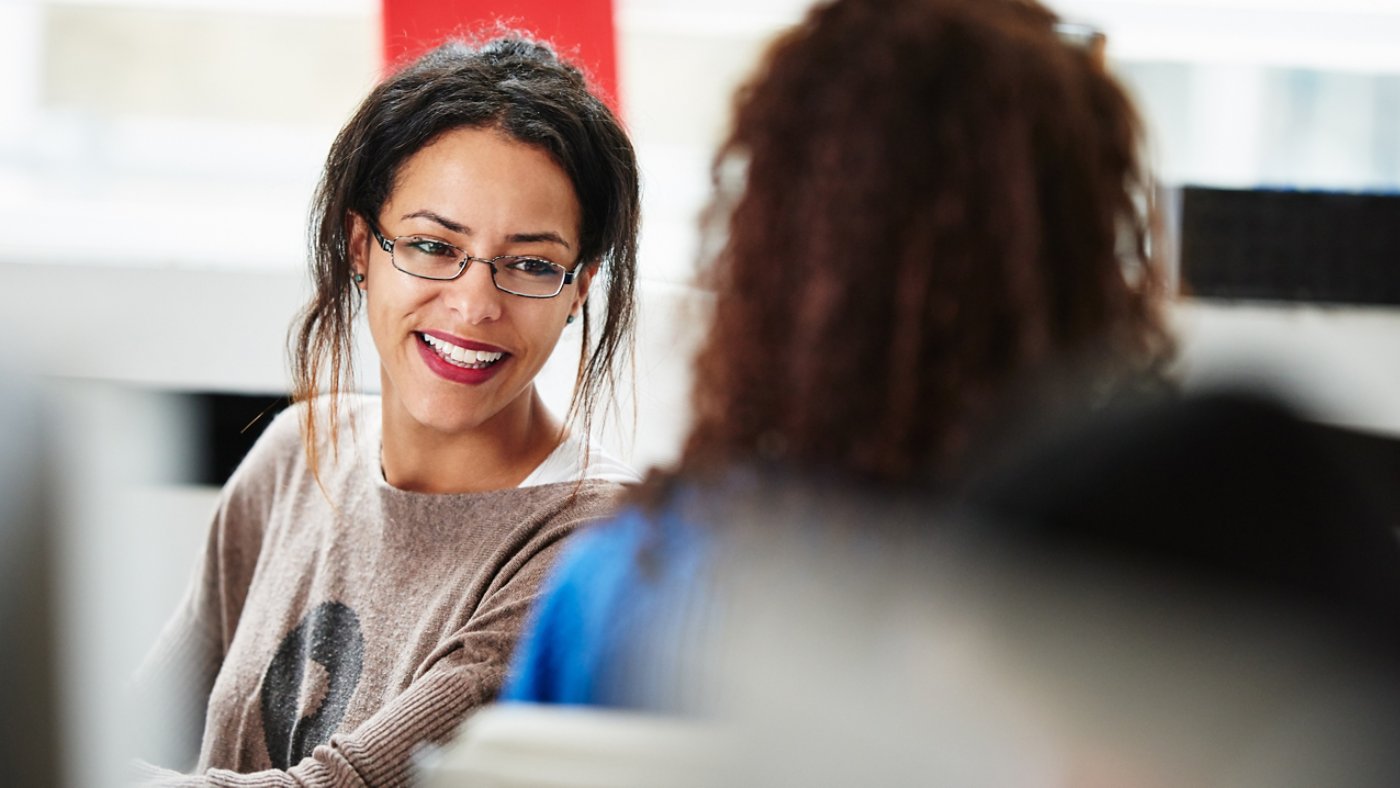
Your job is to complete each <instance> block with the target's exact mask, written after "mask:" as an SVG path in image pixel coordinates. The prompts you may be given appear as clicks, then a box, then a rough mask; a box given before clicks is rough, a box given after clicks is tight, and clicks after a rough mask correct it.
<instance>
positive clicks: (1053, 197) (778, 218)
mask: <svg viewBox="0 0 1400 788" xmlns="http://www.w3.org/2000/svg"><path fill="white" fill-rule="evenodd" d="M1056 21H1057V20H1056V18H1055V16H1054V15H1053V14H1052V13H1051V12H1050V11H1048V10H1046V9H1045V8H1043V7H1042V6H1040V5H1039V4H1037V3H1034V2H1030V1H1029V0H921V1H920V2H906V1H904V0H837V1H836V2H830V3H826V4H823V5H820V6H818V7H816V8H815V9H813V10H812V11H811V12H810V13H809V15H808V16H807V18H806V19H805V21H803V22H802V23H801V24H800V25H798V26H797V27H796V28H795V29H793V30H792V31H790V32H789V33H787V34H786V35H784V36H783V37H781V38H780V39H779V40H778V41H777V42H776V43H775V44H774V45H773V47H772V48H771V49H770V50H769V52H768V54H767V56H766V59H765V60H764V62H763V63H762V65H761V66H760V68H759V70H758V71H757V73H756V75H755V76H754V77H753V78H752V80H751V81H750V82H749V83H748V84H747V85H746V86H745V87H743V88H742V89H741V90H740V92H739V94H738V96H737V99H736V102H737V106H736V115H735V120H734V125H733V128H732V131H731V132H730V135H729V137H728V139H727V140H726V142H725V143H724V145H723V146H722V148H721V149H720V152H719V153H718V155H717V157H716V159H715V166H714V174H715V182H716V191H715V196H714V198H713V200H712V202H711V205H710V208H709V210H708V212H707V217H708V218H707V220H706V221H707V227H706V229H707V238H709V239H718V240H717V241H716V242H715V243H713V244H712V245H711V246H712V247H717V251H716V252H715V253H714V255H713V260H712V261H711V267H710V269H709V271H708V275H709V277H710V278H711V280H712V281H711V284H712V285H713V287H714V288H715V290H716V291H717V298H716V303H715V307H714V313H713V326H712V327H711V329H710V332H709V334H708V337H707V339H706V340H705V341H704V342H703V345H702V348H701V351H700V353H699V355H698V357H697V361H696V368H695V383H694V390H693V397H694V409H695V421H694V425H693V428H692V431H691V432H690V436H689V439H688V440H687V442H686V444H685V448H684V451H683V454H682V457H681V461H680V466H679V472H680V473H685V474H700V475H706V474H711V473H719V472H722V471H723V470H724V469H725V468H726V467H732V466H733V465H734V464H735V463H745V462H750V461H753V460H755V459H771V460H774V461H777V462H781V463H783V464H785V465H787V466H788V467H792V468H797V469H805V470H808V471H816V472H833V471H834V472H838V473H842V474H851V475H855V476H857V477H861V478H867V479H871V480H878V481H894V482H898V481H901V480H909V479H911V478H914V477H916V476H917V477H920V478H934V479H936V478H939V475H940V474H941V473H944V472H946V471H949V470H950V469H952V468H954V467H956V465H957V462H958V461H959V459H960V458H961V457H962V456H963V454H964V452H965V451H966V450H967V446H968V444H969V442H970V440H969V438H970V436H971V435H972V434H973V433H974V432H975V431H976V428H977V427H978V426H979V425H980V424H981V423H982V422H984V421H985V420H986V419H987V418H988V417H989V416H990V414H991V410H992V404H993V403H994V402H995V401H996V400H997V399H999V398H1000V397H1002V396H1003V395H1005V394H1006V393H1007V392H1008V391H1009V390H1010V389H1012V388H1014V385H1015V383H1016V382H1017V381H1019V380H1021V379H1023V378H1026V377H1029V376H1032V375H1033V374H1034V373H1037V372H1039V371H1042V370H1047V371H1048V370H1049V368H1051V367H1052V366H1058V365H1060V364H1062V363H1065V362H1067V361H1071V360H1075V361H1082V362H1086V363H1087V362H1089V361H1093V362H1096V363H1095V364H1094V366H1095V367H1096V368H1101V369H1106V370H1110V371H1112V373H1113V374H1115V375H1116V374H1120V373H1121V374H1123V375H1125V376H1126V375H1128V374H1130V373H1137V372H1141V371H1143V370H1148V369H1155V368H1156V366H1157V365H1158V364H1159V363H1160V362H1161V361H1162V360H1163V359H1165V358H1166V357H1167V356H1168V355H1169V354H1170V350H1171V342H1170V339H1169V337H1168V334H1167V331H1166V329H1165V328H1164V323H1163V318H1162V316H1161V314H1160V298H1159V296H1160V294H1161V279H1162V278H1161V277H1160V275H1159V273H1158V266H1157V265H1156V262H1155V259H1154V258H1153V253H1152V251H1151V249H1150V247H1149V243H1148V236H1149V227H1150V225H1151V224H1152V222H1151V221H1150V219H1151V217H1150V209H1149V206H1150V200H1151V196H1152V195H1151V184H1150V183H1149V181H1148V178H1147V175H1146V173H1145V171H1144V168H1143V166H1142V164H1141V162H1140V160H1139V150H1138V148H1139V144H1140V123H1139V120H1138V117H1137V115H1136V113H1135V111H1134V109H1133V107H1132V105H1131V103H1130V101H1129V99H1128V98H1127V96H1126V95H1125V94H1124V92H1123V90H1122V89H1121V88H1120V86H1119V85H1118V84H1117V83H1116V82H1115V80H1114V79H1113V78H1112V77H1110V76H1109V75H1108V74H1107V73H1106V72H1105V71H1104V70H1103V68H1102V65H1101V63H1099V62H1097V60H1096V57H1095V54H1094V53H1093V52H1090V51H1086V50H1085V49H1083V48H1077V47H1075V46H1072V45H1071V44H1069V43H1067V42H1066V41H1063V40H1061V39H1060V38H1059V37H1058V36H1057V34H1056V30H1055V24H1056Z"/></svg>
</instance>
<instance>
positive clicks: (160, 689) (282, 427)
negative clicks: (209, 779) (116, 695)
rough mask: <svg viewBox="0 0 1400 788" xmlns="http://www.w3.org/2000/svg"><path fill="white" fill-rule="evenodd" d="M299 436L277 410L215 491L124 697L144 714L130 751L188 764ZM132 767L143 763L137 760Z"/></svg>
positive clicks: (190, 765)
mask: <svg viewBox="0 0 1400 788" xmlns="http://www.w3.org/2000/svg"><path fill="white" fill-rule="evenodd" d="M299 441H300V438H299V435H298V433H297V427H296V424H295V421H294V419H290V418H288V417H287V416H286V414H284V415H282V416H279V417H278V419H277V420H276V421H274V423H273V424H272V425H270V426H269V428H268V430H267V433H266V434H265V435H264V436H262V438H260V439H259V441H258V443H257V444H256V445H255V446H254V447H253V449H252V450H251V451H250V452H249V453H248V456H247V457H246V458H245V459H244V460H243V462H242V463H241V464H240V465H239V467H238V469H237V470H236V471H235V472H234V474H233V476H232V477H230V479H229V481H228V483H227V484H226V485H225V486H224V489H223V491H222V493H221V494H220V496H219V502H218V506H217V508H216V509H215V511H214V515H213V517H212V521H211V523H210V526H209V531H208V535H207V537H206V539H205V544H204V550H203V552H202V553H201V554H200V556H199V558H198V560H197V561H196V564H195V568H194V571H193V573H192V575H191V579H190V583H189V586H188V587H187V589H186V591H185V595H184V598H183V599H182V600H181V602H180V605H179V606H178V607H177V608H176V610H175V613H174V615H173V616H171V618H170V620H169V621H168V622H167V623H166V625H165V627H164V628H163V629H162V631H161V634H160V636H159V637H158V638H157V639H156V642H155V645H154V646H153V647H152V649H151V651H150V652H149V653H148V654H147V655H146V657H145V658H144V659H143V660H142V663H141V665H140V667H138V668H137V671H136V674H135V675H134V676H133V678H132V683H131V685H130V687H129V693H128V694H129V702H130V705H131V706H132V708H133V709H134V710H139V711H140V712H141V713H142V714H143V715H144V717H143V719H142V722H143V723H144V724H143V725H142V726H141V728H142V730H143V736H142V738H141V740H140V741H139V742H138V746H137V751H136V754H137V755H139V756H140V757H142V758H145V759H149V760H151V761H153V762H156V763H166V764H173V765H178V766H183V767H185V768H193V767H194V765H195V762H196V759H197V758H198V755H199V750H200V744H201V739H202V736H203V733H204V719H205V710H206V707H207V704H208V699H209V693H210V690H211V689H212V687H213V686H214V679H215V677H216V676H218V673H219V669H220V667H221V665H222V664H223V659H224V655H225V654H226V653H227V650H228V645H229V642H230V641H231V640H232V637H233V632H234V630H235V629H236V628H237V626H238V620H239V618H240V616H241V615H242V611H243V604H244V601H245V600H246V599H247V594H248V586H249V584H250V582H251V580H252V575H253V569H254V567H255V565H256V563H257V558H258V554H259V552H260V550H261V546H262V540H263V532H264V527H265V525H266V521H267V517H268V513H269V511H270V509H271V506H272V502H273V499H274V496H275V495H276V487H277V484H276V478H277V475H278V466H279V463H280V461H281V460H282V458H283V457H285V455H286V453H287V452H288V451H297V450H298V449H299V446H300V442H299ZM138 768H145V767H143V766H141V765H140V764H138Z"/></svg>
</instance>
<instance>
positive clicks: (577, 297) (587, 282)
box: [569, 260, 598, 315]
mask: <svg viewBox="0 0 1400 788" xmlns="http://www.w3.org/2000/svg"><path fill="white" fill-rule="evenodd" d="M597 273H598V261H597V260H594V261H593V262H591V263H585V264H584V266H583V271H581V272H580V273H579V275H578V278H577V279H575V280H574V302H573V303H572V304H570V305H569V314H571V315H577V314H579V312H581V311H582V310H583V302H584V301H587V300H588V288H589V287H591V286H592V285H593V276H594V275H595V274H597Z"/></svg>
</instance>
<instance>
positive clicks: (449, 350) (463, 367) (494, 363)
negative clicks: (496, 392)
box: [415, 331, 510, 384]
mask: <svg viewBox="0 0 1400 788" xmlns="http://www.w3.org/2000/svg"><path fill="white" fill-rule="evenodd" d="M415 336H416V337H417V338H418V350H419V353H420V354H421V355H422V356H423V360H424V361H425V362H426V363H427V365H428V368H429V369H431V370H432V371H433V372H434V373H436V374H437V375H438V376H439V377H442V378H446V379H447V380H451V381H453V382H455V383H467V384H477V383H484V382H486V381H487V380H489V379H491V378H492V377H494V376H495V374H496V372H497V371H498V370H499V369H500V368H501V366H503V365H504V363H505V362H506V361H508V360H509V359H510V354H509V353H507V352H506V351H504V350H502V349H500V348H498V347H494V346H491V345H487V344H484V343H481V342H473V341H471V340H466V339H460V338H457V337H453V336H451V335H449V334H442V333H439V332H435V331H434V332H428V331H420V332H415Z"/></svg>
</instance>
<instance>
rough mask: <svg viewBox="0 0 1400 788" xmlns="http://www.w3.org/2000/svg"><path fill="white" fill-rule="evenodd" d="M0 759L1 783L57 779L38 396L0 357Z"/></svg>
mask: <svg viewBox="0 0 1400 788" xmlns="http://www.w3.org/2000/svg"><path fill="white" fill-rule="evenodd" d="M0 368H3V369H4V371H3V372H0V435H3V436H4V441H3V442H0V644H3V645H0V677H3V680H0V763H3V764H4V768H5V780H4V783H5V785H9V786H18V788H28V787H29V786H35V787H37V786H52V785H61V784H63V780H62V778H61V774H60V772H59V757H58V756H59V744H58V742H59V730H58V725H59V711H58V700H59V696H58V669H57V665H56V663H57V653H56V649H55V647H54V643H55V625H54V612H55V610H54V607H55V605H54V590H55V589H54V588H53V583H54V575H55V569H56V559H55V552H56V548H55V545H54V541H55V539H54V534H53V518H52V514H53V512H52V508H51V505H50V490H49V487H48V480H49V479H50V478H52V477H51V474H50V471H51V469H50V468H49V467H48V463H49V462H50V455H49V452H48V451H47V445H48V444H47V442H46V439H45V433H44V422H43V419H42V418H41V416H42V400H41V397H40V395H39V392H38V390H37V389H36V387H35V386H34V384H32V383H31V382H30V381H28V380H27V379H26V378H25V377H24V376H22V375H15V374H14V372H13V370H11V369H10V368H8V367H5V366H4V365H3V364H0Z"/></svg>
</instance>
